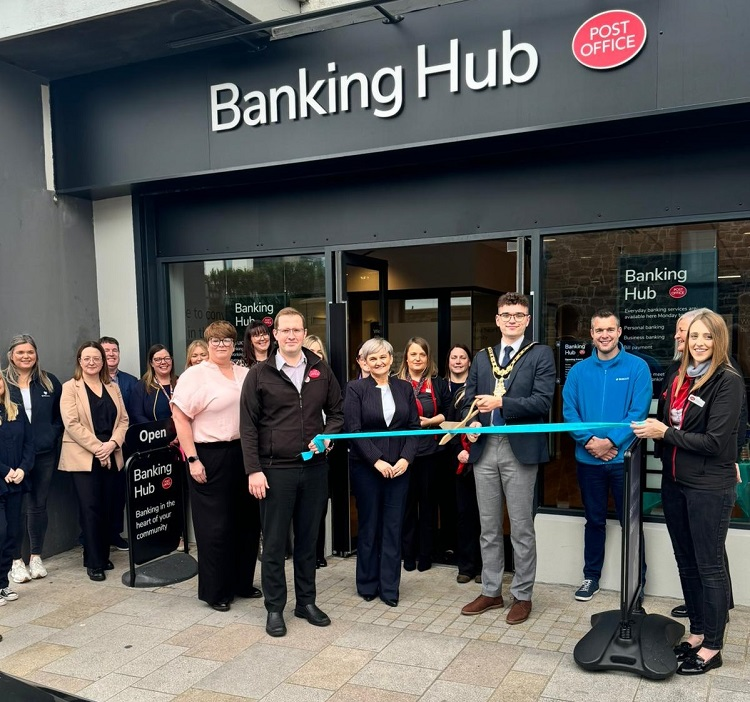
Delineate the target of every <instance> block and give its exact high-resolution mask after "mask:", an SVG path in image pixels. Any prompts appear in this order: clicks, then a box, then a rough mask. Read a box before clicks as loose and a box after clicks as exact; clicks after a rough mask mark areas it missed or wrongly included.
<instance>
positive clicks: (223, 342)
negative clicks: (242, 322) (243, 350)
mask: <svg viewBox="0 0 750 702" xmlns="http://www.w3.org/2000/svg"><path fill="white" fill-rule="evenodd" d="M208 343H209V344H211V346H213V347H218V346H234V339H215V338H213V337H212V338H210V339H209V340H208Z"/></svg>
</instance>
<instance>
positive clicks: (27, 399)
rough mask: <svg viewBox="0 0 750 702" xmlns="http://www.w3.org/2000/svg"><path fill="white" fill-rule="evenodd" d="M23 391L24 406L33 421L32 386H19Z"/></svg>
mask: <svg viewBox="0 0 750 702" xmlns="http://www.w3.org/2000/svg"><path fill="white" fill-rule="evenodd" d="M18 389H19V390H20V391H21V397H22V398H23V408H24V410H26V416H27V417H28V418H29V422H31V388H18Z"/></svg>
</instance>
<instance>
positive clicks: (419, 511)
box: [402, 453, 442, 561]
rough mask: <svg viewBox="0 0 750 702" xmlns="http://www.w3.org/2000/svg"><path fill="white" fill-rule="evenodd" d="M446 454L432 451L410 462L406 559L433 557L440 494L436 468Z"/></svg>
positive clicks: (406, 521) (404, 541) (405, 527)
mask: <svg viewBox="0 0 750 702" xmlns="http://www.w3.org/2000/svg"><path fill="white" fill-rule="evenodd" d="M441 461H442V455H440V454H438V453H432V454H429V455H428V456H417V458H415V459H414V462H413V463H412V464H411V465H410V466H409V470H408V471H407V472H406V474H407V475H408V476H409V494H408V497H407V498H406V514H405V515H404V530H403V540H402V551H403V556H404V560H405V561H415V560H417V559H419V560H421V561H430V560H432V543H433V539H434V536H435V529H436V528H437V495H436V492H435V485H436V477H435V471H437V470H439V468H440V465H441Z"/></svg>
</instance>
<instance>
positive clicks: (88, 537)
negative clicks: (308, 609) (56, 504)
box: [71, 460, 121, 569]
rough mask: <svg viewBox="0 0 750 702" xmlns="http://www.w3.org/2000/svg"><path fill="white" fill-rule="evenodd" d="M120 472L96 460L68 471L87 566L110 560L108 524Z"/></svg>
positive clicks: (96, 565) (115, 497) (113, 505)
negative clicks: (84, 467)
mask: <svg viewBox="0 0 750 702" xmlns="http://www.w3.org/2000/svg"><path fill="white" fill-rule="evenodd" d="M120 472H121V471H118V470H117V469H116V468H114V467H113V468H102V466H101V464H100V463H99V461H96V460H95V461H94V465H93V467H92V469H91V471H89V472H85V471H81V472H72V473H71V476H72V478H73V487H74V488H75V491H76V495H77V496H78V514H79V519H80V522H81V532H82V533H83V565H84V566H86V567H87V568H98V569H100V568H104V566H105V565H106V563H107V561H108V560H109V543H110V538H109V525H110V524H111V523H112V512H113V511H114V510H115V509H116V506H115V505H116V504H117V503H118V502H117V495H116V492H117V479H118V473H120Z"/></svg>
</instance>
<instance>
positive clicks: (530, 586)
mask: <svg viewBox="0 0 750 702" xmlns="http://www.w3.org/2000/svg"><path fill="white" fill-rule="evenodd" d="M538 469H539V466H538V465H536V464H533V465H530V464H526V463H520V462H519V461H518V459H516V457H515V455H514V454H513V451H512V449H511V447H510V442H509V441H508V437H507V436H500V435H490V436H488V437H487V443H486V444H485V447H484V451H483V452H482V456H481V457H480V459H479V460H478V461H477V462H476V463H475V464H474V479H475V481H476V485H477V504H478V505H479V521H480V524H481V527H482V533H481V536H480V538H479V545H480V548H481V550H482V564H483V565H482V594H483V595H487V596H488V597H498V596H499V595H500V594H502V584H503V572H504V570H505V550H504V547H503V498H504V499H505V503H506V504H507V507H508V517H509V519H510V540H511V543H512V544H513V554H514V556H515V568H516V570H515V573H514V575H513V582H512V583H511V586H510V592H511V594H512V595H513V597H515V598H516V599H517V600H530V599H531V596H532V594H533V591H534V579H535V578H536V534H535V532H534V486H535V485H536V476H537V472H538Z"/></svg>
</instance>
